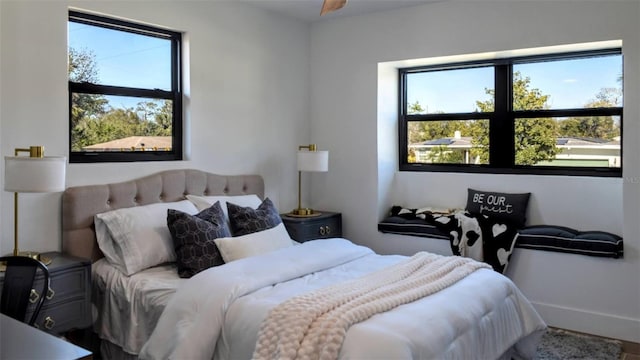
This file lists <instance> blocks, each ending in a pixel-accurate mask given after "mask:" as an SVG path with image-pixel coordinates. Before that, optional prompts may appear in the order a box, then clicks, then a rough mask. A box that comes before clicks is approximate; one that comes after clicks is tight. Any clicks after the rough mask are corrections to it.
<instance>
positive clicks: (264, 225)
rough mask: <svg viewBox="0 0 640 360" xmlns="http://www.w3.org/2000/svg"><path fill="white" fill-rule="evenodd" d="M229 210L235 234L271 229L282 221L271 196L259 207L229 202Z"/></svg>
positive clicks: (232, 230) (232, 229) (230, 221)
mask: <svg viewBox="0 0 640 360" xmlns="http://www.w3.org/2000/svg"><path fill="white" fill-rule="evenodd" d="M227 211H228V213H229V224H230V225H231V232H232V233H233V236H240V235H246V234H251V233H254V232H258V231H263V230H267V229H271V228H273V227H274V226H276V225H278V224H280V223H281V222H282V219H281V218H280V214H279V213H278V209H277V208H276V207H275V205H273V202H272V201H271V200H270V199H269V198H266V199H264V201H262V204H260V206H258V208H257V209H254V208H252V207H243V206H238V205H236V204H234V203H231V202H227Z"/></svg>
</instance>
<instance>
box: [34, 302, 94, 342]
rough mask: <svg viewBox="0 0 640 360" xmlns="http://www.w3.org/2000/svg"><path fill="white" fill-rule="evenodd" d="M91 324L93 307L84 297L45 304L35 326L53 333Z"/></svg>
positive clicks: (60, 332)
mask: <svg viewBox="0 0 640 360" xmlns="http://www.w3.org/2000/svg"><path fill="white" fill-rule="evenodd" d="M89 325H91V307H90V306H88V304H87V302H86V301H85V300H84V298H77V299H75V300H69V301H66V302H64V303H61V304H53V305H49V306H43V307H42V309H41V310H40V314H39V315H38V318H37V319H36V322H35V324H34V326H36V327H37V328H38V329H41V330H44V331H46V332H49V333H52V334H62V333H64V332H67V331H69V330H72V329H79V328H85V327H88V326H89Z"/></svg>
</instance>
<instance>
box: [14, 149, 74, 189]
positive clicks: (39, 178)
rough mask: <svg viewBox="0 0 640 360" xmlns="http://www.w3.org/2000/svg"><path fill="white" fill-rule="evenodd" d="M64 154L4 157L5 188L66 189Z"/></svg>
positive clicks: (65, 161) (65, 160)
mask: <svg viewBox="0 0 640 360" xmlns="http://www.w3.org/2000/svg"><path fill="white" fill-rule="evenodd" d="M66 169H67V159H66V158H65V157H64V156H45V157H27V156H15V157H9V156H5V158H4V189H5V191H11V192H18V193H22V192H57V191H63V190H64V189H65V172H66Z"/></svg>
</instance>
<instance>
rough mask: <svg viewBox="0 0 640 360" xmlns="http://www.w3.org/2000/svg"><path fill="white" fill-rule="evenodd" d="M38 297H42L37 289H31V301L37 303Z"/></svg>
mask: <svg viewBox="0 0 640 360" xmlns="http://www.w3.org/2000/svg"><path fill="white" fill-rule="evenodd" d="M38 299H40V294H38V292H37V291H36V290H35V289H31V293H30V294H29V302H30V303H32V304H35V303H36V301H38Z"/></svg>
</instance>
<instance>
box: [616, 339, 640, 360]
mask: <svg viewBox="0 0 640 360" xmlns="http://www.w3.org/2000/svg"><path fill="white" fill-rule="evenodd" d="M620 360H640V344H638V343H632V342H627V341H623V342H622V356H621V357H620Z"/></svg>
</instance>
